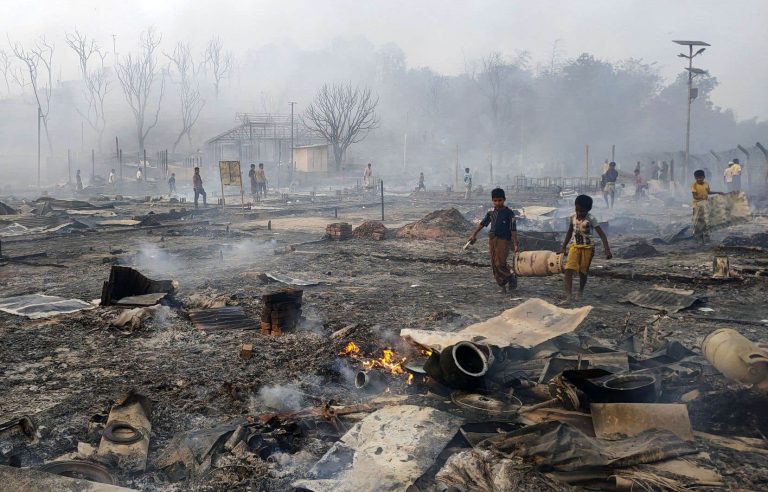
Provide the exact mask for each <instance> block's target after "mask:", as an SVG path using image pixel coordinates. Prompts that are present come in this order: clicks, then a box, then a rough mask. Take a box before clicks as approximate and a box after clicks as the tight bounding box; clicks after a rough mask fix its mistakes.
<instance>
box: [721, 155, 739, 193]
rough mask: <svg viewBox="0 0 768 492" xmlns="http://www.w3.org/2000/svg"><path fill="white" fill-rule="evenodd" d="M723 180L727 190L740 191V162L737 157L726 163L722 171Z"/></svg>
mask: <svg viewBox="0 0 768 492" xmlns="http://www.w3.org/2000/svg"><path fill="white" fill-rule="evenodd" d="M723 181H724V182H725V186H726V188H727V189H728V192H733V191H741V164H739V160H738V159H733V160H732V161H731V162H729V163H728V167H726V168H725V172H724V173H723Z"/></svg>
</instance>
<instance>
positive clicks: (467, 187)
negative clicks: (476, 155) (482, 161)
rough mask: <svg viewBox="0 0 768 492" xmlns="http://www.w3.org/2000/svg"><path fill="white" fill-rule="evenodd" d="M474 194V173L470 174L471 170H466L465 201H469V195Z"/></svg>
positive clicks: (466, 168)
mask: <svg viewBox="0 0 768 492" xmlns="http://www.w3.org/2000/svg"><path fill="white" fill-rule="evenodd" d="M470 193H472V173H471V172H469V168H468V167H465V168H464V199H465V200H469V195H470Z"/></svg>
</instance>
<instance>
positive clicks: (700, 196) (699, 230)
mask: <svg viewBox="0 0 768 492" xmlns="http://www.w3.org/2000/svg"><path fill="white" fill-rule="evenodd" d="M705 176H706V174H705V173H704V171H702V170H701V169H699V170H697V171H696V172H694V173H693V177H694V178H695V179H696V181H695V182H694V183H693V184H692V185H691V194H692V195H693V204H692V205H693V235H694V237H698V238H701V242H702V243H708V242H709V195H722V194H723V193H722V192H720V191H712V190H710V189H709V183H707V182H706V181H705V180H704V177H705Z"/></svg>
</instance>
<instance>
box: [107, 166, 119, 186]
mask: <svg viewBox="0 0 768 492" xmlns="http://www.w3.org/2000/svg"><path fill="white" fill-rule="evenodd" d="M107 183H108V184H109V187H110V188H112V189H113V190H114V189H115V188H116V187H117V174H115V170H114V169H112V170H111V171H109V177H108V178H107Z"/></svg>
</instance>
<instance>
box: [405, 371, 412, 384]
mask: <svg viewBox="0 0 768 492" xmlns="http://www.w3.org/2000/svg"><path fill="white" fill-rule="evenodd" d="M406 384H413V374H412V373H411V374H408V381H406Z"/></svg>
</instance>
